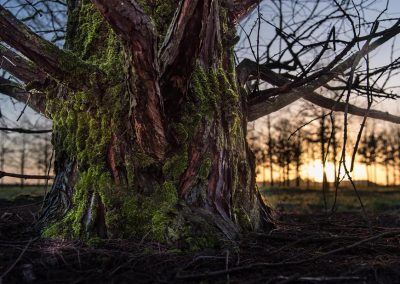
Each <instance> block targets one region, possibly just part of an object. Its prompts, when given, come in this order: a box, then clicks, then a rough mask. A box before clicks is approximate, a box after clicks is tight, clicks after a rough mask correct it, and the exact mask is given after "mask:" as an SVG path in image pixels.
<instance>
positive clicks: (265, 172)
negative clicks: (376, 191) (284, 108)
mask: <svg viewBox="0 0 400 284" xmlns="http://www.w3.org/2000/svg"><path fill="white" fill-rule="evenodd" d="M354 124H356V123H354ZM378 125H379V124H378ZM379 126H380V125H379ZM360 135H361V136H360V138H359V139H358V140H359V141H358V143H357V146H355V144H356V138H355V137H350V140H351V141H349V143H348V145H346V153H347V156H348V158H347V161H348V163H349V162H350V158H352V157H351V156H352V155H351V154H352V153H353V152H354V151H355V154H354V163H355V164H358V166H359V167H360V166H363V167H364V172H365V176H357V174H353V175H352V177H353V179H354V180H358V182H360V180H362V181H363V182H364V183H365V185H366V186H368V187H371V186H373V185H378V184H381V185H385V186H395V185H397V184H398V183H399V179H400V128H399V126H396V125H390V126H386V125H383V126H382V127H376V125H375V123H374V124H371V125H367V126H366V127H365V129H364V131H363V132H362V134H360ZM248 139H249V142H250V144H251V146H252V148H253V149H254V154H255V157H256V162H257V165H258V171H257V173H258V177H259V181H261V182H262V186H263V187H265V186H271V187H273V186H285V187H289V186H292V187H306V188H311V187H319V186H320V184H319V182H320V183H321V186H322V189H324V190H326V189H329V188H330V187H335V184H336V183H337V182H338V181H339V180H341V179H342V176H340V173H339V164H340V163H342V161H341V154H342V147H343V122H342V121H341V118H340V117H336V116H334V115H332V114H331V113H327V112H323V111H321V110H312V111H311V113H310V112H309V113H308V114H307V115H305V116H304V117H303V118H302V119H300V120H293V119H288V118H286V117H282V114H281V115H280V117H279V118H278V117H270V116H268V117H267V118H266V119H264V120H262V122H260V123H259V125H258V127H257V128H255V127H254V128H252V129H250V132H249V136H248ZM317 161H318V163H317V165H318V167H319V165H320V167H321V169H320V170H321V172H322V180H321V181H318V183H317V181H316V180H315V177H313V173H310V172H307V171H302V169H303V167H306V166H307V165H310V164H311V163H313V162H317ZM328 164H329V165H331V167H329V169H327V165H328ZM332 165H333V167H332ZM309 171H310V170H309ZM329 171H331V172H330V173H329ZM341 174H342V175H343V174H344V172H343V170H342V173H341ZM383 175H384V176H383ZM328 176H331V177H334V180H333V181H332V178H331V179H330V180H328ZM383 180H384V182H383Z"/></svg>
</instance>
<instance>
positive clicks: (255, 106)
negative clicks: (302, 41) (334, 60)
mask: <svg viewBox="0 0 400 284" xmlns="http://www.w3.org/2000/svg"><path fill="white" fill-rule="evenodd" d="M344 64H345V66H347V64H348V63H347V61H345V63H344ZM255 67H256V62H253V61H251V60H249V59H245V60H243V61H242V62H241V63H240V64H239V65H238V76H239V80H240V81H241V80H243V78H246V77H248V76H249V74H254V73H255V72H256V69H255ZM339 68H343V67H342V66H341V65H339V66H338V67H337V68H335V69H336V70H337V69H339ZM260 77H261V79H263V80H265V81H266V82H268V83H270V84H273V85H276V86H278V87H285V86H288V84H290V83H291V81H290V80H289V79H287V78H285V77H283V76H282V75H279V74H276V73H275V72H273V71H271V70H265V69H262V70H261V73H260ZM325 80H326V78H325ZM325 80H324V79H323V80H321V81H320V80H318V81H317V82H318V84H316V85H309V86H306V87H299V88H294V89H290V90H288V91H287V92H286V93H279V96H277V97H276V98H275V99H273V100H270V101H267V98H265V93H266V91H267V93H270V95H276V94H275V93H274V92H271V91H269V92H268V90H264V91H260V93H261V94H264V95H261V96H258V94H256V97H264V98H265V99H264V100H263V101H259V100H258V101H251V100H250V101H249V105H248V120H249V121H253V120H256V119H257V118H260V117H262V116H265V115H268V114H270V113H272V112H275V111H277V110H279V109H281V108H283V107H285V106H287V105H289V104H291V103H293V102H295V101H297V100H298V99H300V98H303V99H305V100H307V101H309V102H311V103H313V104H316V105H318V106H320V107H323V108H327V109H330V110H332V111H341V112H344V111H345V110H346V106H347V108H348V109H347V112H348V113H349V114H353V115H357V116H362V117H364V116H367V117H370V118H375V119H380V120H385V121H390V122H393V123H397V124H400V117H398V116H395V115H392V114H389V113H387V112H382V111H378V110H368V109H364V108H360V107H357V106H354V105H351V104H346V103H344V102H337V101H335V100H333V99H330V98H326V97H324V96H321V95H319V94H317V93H316V92H314V90H316V89H318V88H319V87H321V86H320V84H324V83H325V82H326V81H325ZM321 82H322V83H321ZM271 93H272V94H271Z"/></svg>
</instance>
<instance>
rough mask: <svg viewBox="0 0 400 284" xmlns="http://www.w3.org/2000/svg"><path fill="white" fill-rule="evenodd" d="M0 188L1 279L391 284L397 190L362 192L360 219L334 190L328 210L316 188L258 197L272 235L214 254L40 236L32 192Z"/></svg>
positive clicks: (399, 248)
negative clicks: (333, 207)
mask: <svg viewBox="0 0 400 284" xmlns="http://www.w3.org/2000/svg"><path fill="white" fill-rule="evenodd" d="M0 190H8V191H10V192H13V198H14V199H13V200H11V201H10V200H6V199H1V201H0V275H1V276H2V278H3V279H2V280H3V282H1V280H0V283H400V214H399V212H400V202H397V201H399V197H400V194H399V193H398V192H396V191H385V192H380V194H376V193H373V192H367V191H363V192H361V193H360V194H361V196H362V198H363V200H364V201H365V203H366V210H367V215H368V216H365V215H363V214H362V212H361V211H360V210H359V209H358V207H359V205H358V204H357V202H355V201H356V199H353V198H354V197H353V195H352V192H351V191H345V192H342V193H339V196H340V199H339V200H340V201H341V207H339V211H338V212H336V213H335V214H329V213H328V214H327V213H326V212H325V211H324V205H323V203H322V201H321V200H322V198H321V192H317V191H304V190H303V191H300V190H293V189H292V190H287V191H277V190H267V191H263V194H264V196H267V198H268V200H270V202H271V206H273V207H275V214H276V229H275V230H273V231H272V232H270V233H268V234H267V233H259V234H252V235H246V236H243V238H242V240H241V241H240V242H238V243H236V244H234V243H227V244H226V245H225V246H224V247H223V248H221V249H220V250H217V251H215V250H209V251H198V252H181V251H178V250H176V249H173V248H171V247H166V246H161V245H159V244H157V243H149V242H146V240H131V241H126V240H109V241H107V242H104V241H101V240H93V241H92V242H91V243H88V244H84V243H82V242H80V241H67V240H50V239H43V238H40V235H39V234H38V233H36V232H35V231H33V230H32V228H31V224H32V223H33V222H34V218H35V213H36V212H38V210H39V209H40V205H41V201H42V197H41V196H40V194H37V195H39V196H36V197H28V196H18V194H17V193H16V192H26V191H24V190H26V189H24V190H17V189H15V188H14V189H10V188H8V189H4V188H1V187H0ZM30 190H31V191H33V190H32V189H30ZM381 191H382V190H381ZM6 196H7V194H6V193H5V192H3V196H2V197H3V198H5V197H6ZM346 196H347V197H346ZM330 197H332V194H331V195H330ZM328 201H329V200H328ZM346 204H347V205H346Z"/></svg>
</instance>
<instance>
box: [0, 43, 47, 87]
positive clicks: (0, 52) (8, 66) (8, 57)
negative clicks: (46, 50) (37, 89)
mask: <svg viewBox="0 0 400 284" xmlns="http://www.w3.org/2000/svg"><path fill="white" fill-rule="evenodd" d="M0 68H2V69H4V70H6V71H8V72H9V73H11V74H12V75H14V76H15V77H17V78H18V79H20V80H22V81H24V82H26V83H29V82H32V81H36V82H40V83H44V82H45V80H46V78H47V74H46V73H45V72H43V71H42V70H40V69H39V68H38V67H37V66H35V65H34V64H33V63H32V62H29V61H28V60H26V59H25V58H22V57H21V56H19V55H18V54H17V53H15V52H14V51H12V50H10V49H8V48H6V47H4V46H2V45H0Z"/></svg>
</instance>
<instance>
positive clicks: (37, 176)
mask: <svg viewBox="0 0 400 284" xmlns="http://www.w3.org/2000/svg"><path fill="white" fill-rule="evenodd" d="M3 177H13V178H22V179H53V177H51V176H40V175H21V174H15V173H7V172H3V171H0V179H1V178H3Z"/></svg>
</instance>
